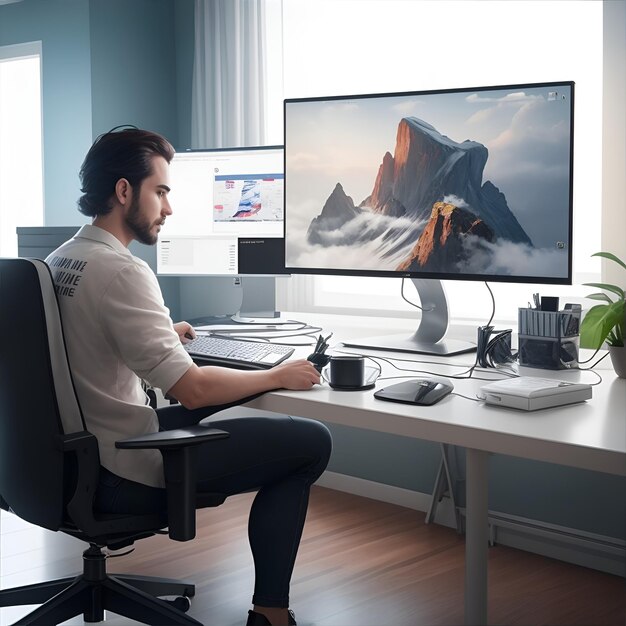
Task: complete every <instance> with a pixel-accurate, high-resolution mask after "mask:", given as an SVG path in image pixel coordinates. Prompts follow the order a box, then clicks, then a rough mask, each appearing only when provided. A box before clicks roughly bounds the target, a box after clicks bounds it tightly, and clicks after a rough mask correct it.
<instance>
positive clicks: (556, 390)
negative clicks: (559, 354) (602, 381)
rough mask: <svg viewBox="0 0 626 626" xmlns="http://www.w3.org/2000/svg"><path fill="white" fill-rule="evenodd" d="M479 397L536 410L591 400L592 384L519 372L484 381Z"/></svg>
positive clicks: (497, 402)
mask: <svg viewBox="0 0 626 626" xmlns="http://www.w3.org/2000/svg"><path fill="white" fill-rule="evenodd" d="M479 397H480V398H481V399H483V400H484V401H485V402H486V403H487V404H496V405H498V406H507V407H511V408H513V409H522V410H524V411H536V410H537V409H547V408H549V407H552V406H560V405H562V404H573V403H574V402H583V401H585V400H589V399H590V398H591V385H587V384H583V383H568V382H565V381H563V380H552V379H550V378H535V377H534V376H520V377H519V378H509V379H507V380H499V381H497V382H494V383H489V384H488V385H483V386H482V387H481V388H480V394H479Z"/></svg>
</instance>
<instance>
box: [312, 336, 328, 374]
mask: <svg viewBox="0 0 626 626" xmlns="http://www.w3.org/2000/svg"><path fill="white" fill-rule="evenodd" d="M332 336H333V334H332V333H330V335H328V337H322V335H320V336H319V337H318V338H317V343H316V344H315V349H314V350H313V352H312V353H311V354H309V356H308V357H307V358H306V359H307V361H311V363H313V366H314V367H315V369H316V370H317V371H318V372H319V373H320V374H321V373H322V369H324V367H326V365H328V363H329V361H330V356H329V355H328V354H326V350H327V349H328V340H329V339H330V338H331V337H332Z"/></svg>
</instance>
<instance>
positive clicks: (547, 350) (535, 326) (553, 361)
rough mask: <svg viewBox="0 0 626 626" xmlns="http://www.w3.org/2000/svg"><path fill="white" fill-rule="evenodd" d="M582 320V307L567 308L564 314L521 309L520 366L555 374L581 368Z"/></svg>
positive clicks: (576, 305) (567, 305)
mask: <svg viewBox="0 0 626 626" xmlns="http://www.w3.org/2000/svg"><path fill="white" fill-rule="evenodd" d="M544 299H545V298H542V300H544ZM557 300H558V299H557ZM580 316H581V307H580V305H578V304H566V305H565V307H564V309H563V310H562V311H545V310H542V309H530V308H528V309H525V308H520V309H519V310H518V331H519V350H518V357H519V364H520V365H524V366H526V367H539V368H541V369H551V370H561V369H572V368H577V367H578V342H579V336H578V333H579V328H580Z"/></svg>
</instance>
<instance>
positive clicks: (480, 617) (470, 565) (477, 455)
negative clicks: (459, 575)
mask: <svg viewBox="0 0 626 626" xmlns="http://www.w3.org/2000/svg"><path fill="white" fill-rule="evenodd" d="M465 458H466V477H465V479H466V482H465V489H466V492H465V493H466V534H465V624H466V625H467V626H477V625H478V624H486V623H487V551H488V542H489V526H488V513H487V510H488V509H487V493H488V479H489V477H488V471H487V470H488V466H489V453H488V452H484V451H483V450H474V449H471V448H468V449H467V451H466V457H465Z"/></svg>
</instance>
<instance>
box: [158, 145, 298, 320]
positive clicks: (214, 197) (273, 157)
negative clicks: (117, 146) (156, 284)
mask: <svg viewBox="0 0 626 626" xmlns="http://www.w3.org/2000/svg"><path fill="white" fill-rule="evenodd" d="M283 165H284V163H283V147H282V146H262V147H248V148H217V149H213V150H190V151H186V152H179V153H176V155H175V156H174V158H173V159H172V162H171V164H170V187H171V192H170V195H169V199H170V203H171V205H172V208H173V210H174V212H173V215H171V216H170V217H168V218H167V221H166V225H165V228H164V229H163V233H162V236H161V237H160V239H159V241H158V244H157V273H158V274H160V275H170V276H232V277H243V278H242V280H241V284H242V286H243V301H242V309H241V310H240V312H239V314H240V317H241V321H251V320H252V319H253V318H258V317H261V318H266V317H271V318H277V317H278V314H277V313H276V312H275V311H274V306H275V304H274V303H273V302H272V303H271V311H270V310H269V309H268V306H270V303H260V302H259V298H261V297H262V295H263V294H267V295H268V296H269V295H270V293H271V298H272V299H273V297H274V290H273V288H272V289H271V290H270V289H269V277H275V276H283V275H286V271H285V257H284V243H283V202H284V173H283ZM246 277H254V278H246ZM261 277H266V278H268V280H266V281H263V280H262V279H261ZM261 282H263V284H264V286H263V288H262V289H258V288H256V287H258V284H257V283H261ZM271 283H272V285H273V278H271Z"/></svg>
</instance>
